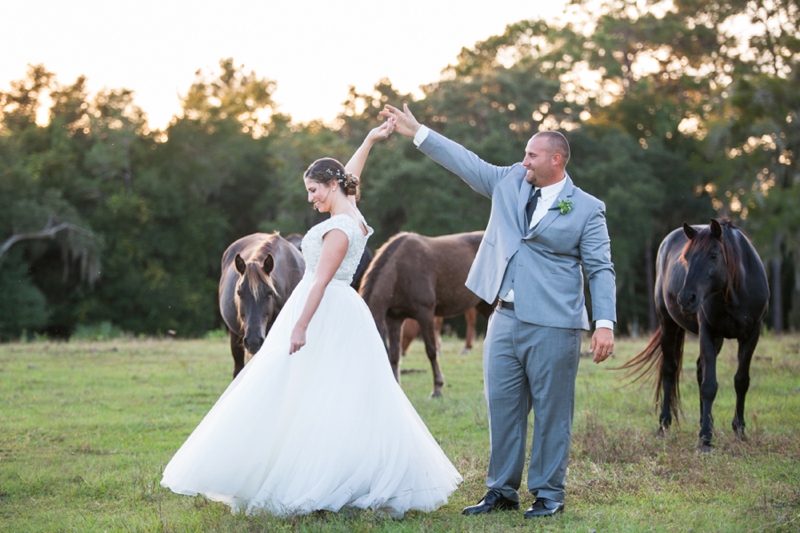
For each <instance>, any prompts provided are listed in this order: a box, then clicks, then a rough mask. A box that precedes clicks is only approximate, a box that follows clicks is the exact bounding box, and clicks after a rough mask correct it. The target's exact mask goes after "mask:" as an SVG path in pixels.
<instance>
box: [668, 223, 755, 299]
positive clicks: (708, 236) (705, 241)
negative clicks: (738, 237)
mask: <svg viewBox="0 0 800 533" xmlns="http://www.w3.org/2000/svg"><path fill="white" fill-rule="evenodd" d="M718 222H719V225H720V226H722V240H721V244H722V256H723V257H724V259H725V264H726V265H727V267H728V287H729V288H730V287H733V288H734V289H738V288H739V283H740V276H739V266H740V260H741V259H740V257H739V250H738V249H737V247H736V246H735V245H734V242H733V230H739V231H740V232H741V231H742V230H740V229H739V228H737V227H736V226H734V225H733V223H732V222H731V221H730V220H729V219H727V218H722V219H719V220H718ZM742 233H744V232H742ZM746 237H747V236H746V235H745V238H746ZM716 240H717V239H716V238H715V237H714V235H713V234H712V233H711V226H709V227H707V228H704V229H702V230H700V231H698V232H697V235H695V236H694V238H692V239H689V242H687V243H686V246H684V248H683V252H682V253H681V260H683V261H684V262H685V261H686V255H687V254H688V253H689V251H694V252H696V253H701V254H707V253H709V252H711V248H712V247H713V245H714V242H715V241H716Z"/></svg>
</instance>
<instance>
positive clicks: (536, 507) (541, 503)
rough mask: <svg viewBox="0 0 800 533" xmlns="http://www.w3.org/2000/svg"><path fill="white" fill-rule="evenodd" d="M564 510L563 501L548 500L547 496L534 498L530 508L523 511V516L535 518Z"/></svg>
mask: <svg viewBox="0 0 800 533" xmlns="http://www.w3.org/2000/svg"><path fill="white" fill-rule="evenodd" d="M563 512H564V502H557V501H554V500H548V499H547V498H536V501H535V502H533V505H531V508H530V509H528V510H527V511H525V514H524V515H523V516H524V517H525V518H536V517H539V516H552V515H554V514H556V513H563Z"/></svg>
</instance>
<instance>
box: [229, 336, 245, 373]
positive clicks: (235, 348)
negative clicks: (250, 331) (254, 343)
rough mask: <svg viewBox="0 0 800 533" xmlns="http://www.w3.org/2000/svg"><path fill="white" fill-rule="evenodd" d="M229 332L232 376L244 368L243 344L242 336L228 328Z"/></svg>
mask: <svg viewBox="0 0 800 533" xmlns="http://www.w3.org/2000/svg"><path fill="white" fill-rule="evenodd" d="M228 331H229V332H230V334H231V355H232V356H233V377H234V379H235V378H236V376H238V375H239V372H241V371H242V369H243V368H244V346H243V345H242V341H243V339H242V336H241V335H239V334H236V333H234V332H233V331H230V330H228Z"/></svg>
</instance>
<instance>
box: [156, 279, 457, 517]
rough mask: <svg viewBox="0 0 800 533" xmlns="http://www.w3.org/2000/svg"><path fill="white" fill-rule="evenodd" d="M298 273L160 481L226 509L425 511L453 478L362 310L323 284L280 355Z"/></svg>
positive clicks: (349, 293) (349, 294)
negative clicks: (305, 322) (294, 347)
mask: <svg viewBox="0 0 800 533" xmlns="http://www.w3.org/2000/svg"><path fill="white" fill-rule="evenodd" d="M310 282H311V280H310V278H309V277H308V276H306V277H304V278H303V280H302V281H301V282H300V284H299V285H298V286H297V288H296V289H295V291H294V292H293V293H292V295H291V297H290V298H289V300H288V301H287V303H286V305H285V306H284V308H283V310H282V311H281V312H280V314H279V315H278V318H277V319H276V321H275V324H274V325H273V327H272V329H271V330H270V332H269V334H268V335H267V338H266V340H265V341H264V345H263V346H262V348H261V349H260V350H259V352H258V353H257V354H256V355H255V357H253V359H252V360H251V361H250V362H249V363H248V364H247V365H246V366H245V368H244V370H242V371H241V372H240V373H239V375H238V376H237V377H236V379H235V380H234V381H233V382H232V383H231V384H230V386H229V387H228V388H227V390H226V391H225V392H224V393H223V395H222V396H221V397H220V399H219V400H218V401H217V403H216V404H215V405H214V407H213V408H212V409H211V411H210V412H209V413H208V414H207V415H206V417H205V418H204V419H203V421H202V422H201V423H200V425H199V426H198V427H197V428H196V429H195V430H194V432H193V433H192V434H191V435H190V436H189V438H188V439H187V441H186V442H185V443H184V444H183V446H182V447H181V448H180V449H179V450H178V452H177V453H176V454H175V456H174V457H173V458H172V460H171V461H170V462H169V464H168V465H167V467H166V469H165V470H164V477H163V479H162V481H161V484H162V485H163V486H165V487H167V488H169V489H171V490H172V491H174V492H177V493H179V494H187V495H197V494H202V495H204V496H206V497H207V498H209V499H211V500H215V501H220V502H224V503H226V504H227V505H229V506H230V507H231V508H232V510H233V511H234V512H238V511H244V512H247V513H252V512H254V511H258V510H266V511H268V512H270V513H273V514H276V515H281V516H291V515H296V514H305V513H309V512H312V511H315V510H330V511H338V510H339V509H341V508H342V507H345V506H352V507H357V508H370V509H378V510H382V511H384V512H388V513H390V514H391V515H392V516H395V517H399V516H402V515H403V514H404V513H405V512H406V511H408V510H410V509H416V510H421V511H432V510H434V509H437V508H438V507H439V506H441V505H443V504H444V503H446V502H447V498H448V497H449V496H450V494H452V492H453V491H454V490H455V489H456V486H457V485H458V483H460V482H461V481H462V478H461V476H460V475H459V473H458V472H457V471H456V469H455V468H454V467H453V465H452V464H451V462H450V461H449V460H448V458H447V457H446V456H445V454H444V452H442V450H441V448H440V447H439V445H438V444H437V443H436V440H435V439H434V438H433V437H432V436H431V434H430V432H429V431H428V428H427V427H426V426H425V424H424V423H423V422H422V420H421V419H420V417H419V415H418V414H417V412H416V411H415V410H414V408H413V406H412V405H411V403H410V402H409V401H408V399H407V398H406V396H405V394H404V393H403V391H402V389H401V388H400V386H399V385H398V384H397V382H396V381H395V380H394V376H393V374H392V371H391V367H390V365H389V362H388V359H387V356H386V350H385V348H384V346H383V342H382V341H381V339H380V336H379V334H378V331H377V329H376V327H375V322H374V321H373V319H372V315H371V313H370V311H369V309H368V307H367V306H366V304H365V303H364V301H363V300H362V299H361V297H360V296H359V295H358V294H357V293H356V292H355V291H354V290H353V289H352V288H350V286H349V285H348V284H347V283H345V282H343V281H336V280H334V281H332V282H331V283H330V284H329V285H328V287H327V289H326V291H325V296H324V297H323V299H322V302H321V303H320V306H319V308H318V310H317V312H316V313H315V315H314V317H313V319H312V320H311V323H310V324H309V327H308V330H307V335H306V345H305V346H304V347H303V348H302V349H300V350H299V351H298V352H296V353H294V354H292V355H289V336H290V334H291V330H292V328H293V327H294V324H295V323H296V321H297V319H298V317H299V315H300V312H301V311H302V308H303V305H304V304H305V301H306V297H307V295H308V290H309V287H310Z"/></svg>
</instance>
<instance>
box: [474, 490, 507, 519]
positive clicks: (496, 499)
mask: <svg viewBox="0 0 800 533" xmlns="http://www.w3.org/2000/svg"><path fill="white" fill-rule="evenodd" d="M517 509H519V502H515V501H512V500H509V499H508V498H506V497H505V496H503V495H502V494H500V493H499V492H497V491H496V490H494V489H490V490H489V492H487V493H486V496H484V497H483V499H482V500H481V501H479V502H478V504H477V505H472V506H470V507H465V508H464V510H463V511H461V514H465V515H476V514H487V513H491V512H494V511H507V510H513V511H516V510H517Z"/></svg>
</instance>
